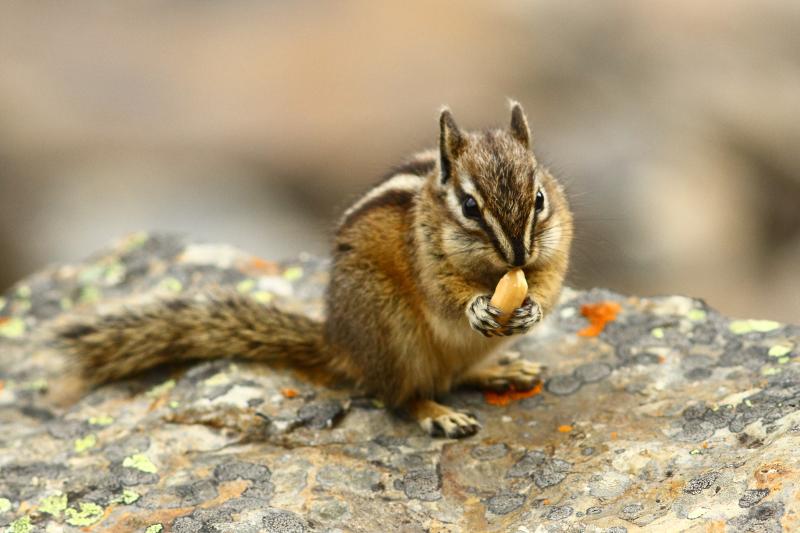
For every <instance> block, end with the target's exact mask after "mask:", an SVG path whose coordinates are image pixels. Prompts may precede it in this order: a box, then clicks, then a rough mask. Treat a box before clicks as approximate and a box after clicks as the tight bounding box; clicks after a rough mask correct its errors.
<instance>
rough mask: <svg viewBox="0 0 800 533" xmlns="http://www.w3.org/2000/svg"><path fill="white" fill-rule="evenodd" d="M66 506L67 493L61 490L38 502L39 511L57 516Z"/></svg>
mask: <svg viewBox="0 0 800 533" xmlns="http://www.w3.org/2000/svg"><path fill="white" fill-rule="evenodd" d="M66 508H67V495H66V494H64V493H62V492H57V493H55V494H52V495H50V496H47V497H45V498H42V501H40V502H39V512H42V513H46V514H49V515H53V516H54V517H56V518H58V517H59V516H61V513H62V512H63V511H64V510H65V509H66Z"/></svg>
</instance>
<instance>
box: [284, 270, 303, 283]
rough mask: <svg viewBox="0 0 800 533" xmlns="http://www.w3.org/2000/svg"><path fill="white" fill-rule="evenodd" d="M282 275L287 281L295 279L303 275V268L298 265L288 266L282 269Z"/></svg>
mask: <svg viewBox="0 0 800 533" xmlns="http://www.w3.org/2000/svg"><path fill="white" fill-rule="evenodd" d="M283 277H284V278H286V279H287V280H289V281H295V280H298V279H300V278H302V277H303V269H302V268H301V267H299V266H293V267H289V268H287V269H286V270H284V271H283Z"/></svg>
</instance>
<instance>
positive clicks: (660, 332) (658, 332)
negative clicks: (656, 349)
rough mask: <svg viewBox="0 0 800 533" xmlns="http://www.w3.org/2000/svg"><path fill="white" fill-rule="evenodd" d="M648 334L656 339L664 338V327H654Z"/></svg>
mask: <svg viewBox="0 0 800 533" xmlns="http://www.w3.org/2000/svg"><path fill="white" fill-rule="evenodd" d="M650 334H651V335H652V336H653V337H655V338H656V339H663V338H664V329H663V328H654V329H653V330H652V331H651V332H650Z"/></svg>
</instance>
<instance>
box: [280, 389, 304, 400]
mask: <svg viewBox="0 0 800 533" xmlns="http://www.w3.org/2000/svg"><path fill="white" fill-rule="evenodd" d="M281 394H283V397H284V398H297V396H298V395H299V394H300V392H299V391H298V390H296V389H289V388H286V389H281Z"/></svg>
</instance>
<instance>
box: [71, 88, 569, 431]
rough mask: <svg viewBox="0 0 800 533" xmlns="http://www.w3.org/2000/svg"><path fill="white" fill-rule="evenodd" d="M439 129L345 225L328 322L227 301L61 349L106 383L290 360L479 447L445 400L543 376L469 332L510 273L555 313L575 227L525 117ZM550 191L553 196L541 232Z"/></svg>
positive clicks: (74, 336)
mask: <svg viewBox="0 0 800 533" xmlns="http://www.w3.org/2000/svg"><path fill="white" fill-rule="evenodd" d="M440 128H441V139H440V147H439V150H438V151H429V152H424V153H421V154H418V155H417V156H416V157H414V158H413V159H412V160H410V161H408V162H406V163H405V164H404V165H402V166H401V167H398V170H397V172H398V173H396V174H395V175H394V176H389V177H388V178H386V179H385V180H383V181H382V182H380V184H378V185H376V186H375V187H374V188H373V189H371V190H370V191H368V192H367V193H366V194H365V195H364V197H362V199H360V200H359V201H357V202H356V203H355V204H354V205H353V207H351V209H349V210H348V211H347V212H346V213H345V215H344V216H343V218H342V220H341V221H340V226H339V228H338V230H337V234H336V238H335V242H334V254H333V266H332V272H331V281H330V284H329V287H328V292H327V319H326V321H325V323H324V324H321V323H317V322H314V321H312V320H311V319H309V318H306V317H303V316H298V315H293V314H289V313H285V312H283V311H280V310H278V309H276V308H274V307H271V306H264V305H261V304H258V303H255V302H253V301H252V300H249V299H248V298H246V297H243V296H238V295H225V296H212V297H209V298H207V299H205V300H200V301H197V300H194V299H190V298H179V299H175V300H171V301H165V302H160V303H156V304H154V305H152V306H149V307H144V308H142V309H138V310H136V309H134V310H129V311H127V312H124V313H121V314H112V315H110V316H103V317H98V318H97V320H96V321H94V322H91V323H77V324H73V325H71V326H69V327H68V328H65V329H64V330H62V331H61V334H60V338H61V340H62V341H63V342H64V344H65V345H66V346H67V347H68V348H69V350H70V351H71V352H72V353H73V354H76V355H77V356H78V357H79V358H80V360H81V361H82V362H83V364H84V369H85V372H84V373H85V375H86V376H87V377H88V378H89V379H90V380H91V381H92V382H95V383H96V382H102V381H107V380H110V379H117V378H120V377H123V376H125V375H128V374H130V373H132V372H134V371H139V370H143V369H145V368H150V367H153V366H156V365H158V364H162V363H165V362H169V361H174V360H175V359H188V358H215V357H221V356H238V357H243V358H248V359H258V360H267V361H269V360H284V361H288V362H289V363H290V364H293V365H296V366H298V367H305V368H307V369H314V370H316V371H317V372H319V371H322V372H323V373H328V374H330V375H333V376H336V377H337V378H343V379H346V380H348V381H350V382H352V383H353V384H354V385H355V386H356V387H358V388H359V389H361V390H362V391H364V392H366V393H370V394H373V395H376V396H378V397H380V398H382V399H383V400H384V401H385V402H386V403H387V404H388V405H390V406H392V407H406V408H408V410H409V411H410V412H411V414H412V416H414V417H415V418H417V419H418V420H419V421H420V423H421V424H422V425H423V427H425V428H426V429H428V430H429V431H431V432H439V433H443V434H445V435H448V436H464V435H468V434H471V433H474V431H475V430H477V427H478V424H477V422H476V421H475V420H474V419H472V418H471V417H469V416H468V415H464V414H459V413H456V412H454V411H452V410H450V409H449V408H447V407H444V406H441V405H439V404H436V403H435V402H434V401H433V399H434V398H436V397H437V396H440V395H442V394H444V393H446V392H447V391H449V390H450V389H451V388H452V387H454V386H455V385H457V384H459V383H463V382H469V383H471V384H477V385H481V384H486V385H489V386H496V385H497V383H499V381H498V380H499V379H501V378H502V379H505V380H506V381H505V382H506V383H511V384H516V385H519V384H520V383H522V384H530V383H532V375H533V371H532V370H531V368H532V367H530V366H524V365H522V366H520V365H517V366H514V367H508V368H506V369H505V370H498V368H497V366H496V365H495V366H491V365H490V366H488V367H487V365H486V364H485V360H486V358H487V357H488V356H489V355H491V354H492V353H493V352H496V351H497V350H498V349H500V348H501V347H502V346H503V345H504V344H505V339H506V338H505V337H502V336H492V337H489V338H487V337H484V336H482V335H480V334H478V333H477V332H476V331H473V329H472V328H471V326H470V321H469V320H468V319H467V314H465V313H468V312H469V305H470V303H471V302H473V301H474V299H475V298H476V297H478V296H481V295H491V294H492V292H493V290H494V287H495V285H496V284H497V282H498V280H499V279H500V278H501V277H502V276H503V275H504V274H505V272H507V271H508V270H509V269H510V268H511V267H512V263H515V264H519V265H520V266H522V268H523V270H524V272H525V274H526V277H527V279H528V283H529V287H530V290H529V294H530V297H531V298H532V299H533V301H534V302H536V303H538V304H539V306H540V307H541V309H542V311H543V312H544V313H547V312H549V311H550V309H552V307H553V306H554V305H555V302H556V300H557V298H558V293H559V291H560V288H561V284H562V281H563V279H564V275H565V273H566V270H567V264H568V252H569V246H570V242H571V238H572V215H571V213H570V210H569V206H568V204H567V201H566V198H565V196H564V193H563V190H562V187H561V185H560V184H559V183H558V182H557V181H556V180H555V179H554V178H553V177H552V176H551V175H550V174H549V173H548V172H547V170H546V169H544V168H543V167H542V166H541V165H540V164H539V163H538V162H537V161H536V159H535V157H534V156H533V154H532V152H531V151H530V149H529V142H530V133H529V132H528V126H527V121H526V120H525V117H524V114H523V112H522V109H521V108H520V107H519V106H518V104H514V105H513V107H512V120H511V126H510V128H509V130H492V131H488V132H480V133H467V132H462V131H461V130H459V129H458V126H457V125H456V123H455V121H454V120H453V118H452V115H451V114H450V112H449V111H447V110H445V111H443V113H442V116H441V120H440ZM539 189H541V190H542V192H543V194H544V195H545V197H546V198H547V209H546V210H543V211H542V212H541V213H537V216H541V217H542V219H541V220H539V219H536V218H534V206H535V203H536V191H537V190H539ZM469 191H472V193H473V194H474V195H475V196H476V198H480V202H481V204H482V205H481V211H482V213H483V216H482V217H481V219H480V220H479V221H474V220H468V219H466V218H464V216H463V215H462V214H461V212H460V210H459V209H460V208H459V207H458V205H457V202H460V201H462V199H463V195H464V194H465V193H466V192H469ZM532 221H533V222H532ZM496 333H497V334H498V335H503V334H508V333H509V331H504V329H503V328H502V327H500V328H497V331H496ZM482 362H483V364H482V365H481V363H482ZM479 366H480V368H481V369H480V370H476V368H478V367H479ZM513 369H517V370H513ZM509 372H510V374H509ZM501 381H502V380H501Z"/></svg>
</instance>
